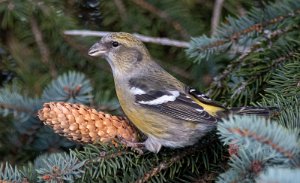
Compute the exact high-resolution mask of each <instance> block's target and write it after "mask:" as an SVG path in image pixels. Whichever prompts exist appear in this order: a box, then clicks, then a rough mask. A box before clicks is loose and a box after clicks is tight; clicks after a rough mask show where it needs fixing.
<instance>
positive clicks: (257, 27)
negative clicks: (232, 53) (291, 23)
mask: <svg viewBox="0 0 300 183" xmlns="http://www.w3.org/2000/svg"><path fill="white" fill-rule="evenodd" d="M297 14H300V10H299V9H297V10H295V11H293V12H292V13H289V14H288V15H285V16H282V15H280V16H276V17H274V18H271V19H268V20H266V21H263V22H259V23H255V24H253V25H250V26H249V27H247V28H245V29H242V30H240V31H238V32H233V33H232V34H231V35H228V36H226V38H219V39H217V40H216V41H214V42H211V43H209V44H207V45H202V46H200V47H198V48H197V50H198V52H202V51H205V50H207V49H213V48H215V47H219V46H223V45H224V44H226V43H228V42H237V40H238V39H240V38H241V37H242V36H244V35H246V34H249V33H251V32H257V33H263V32H264V30H265V28H266V27H267V26H270V25H274V24H277V23H278V22H281V21H283V20H285V19H287V18H290V17H294V16H296V15H297ZM273 32H276V30H275V31H273ZM273 32H271V34H272V33H273Z"/></svg>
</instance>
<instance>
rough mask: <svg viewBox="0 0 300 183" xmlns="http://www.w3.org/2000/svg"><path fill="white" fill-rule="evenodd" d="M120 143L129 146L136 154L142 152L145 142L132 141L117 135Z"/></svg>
mask: <svg viewBox="0 0 300 183" xmlns="http://www.w3.org/2000/svg"><path fill="white" fill-rule="evenodd" d="M119 139H120V142H121V144H123V145H124V146H126V147H130V148H131V149H132V150H133V151H135V152H137V153H138V154H140V155H142V154H144V150H143V149H145V143H144V142H132V141H129V140H126V139H124V138H123V137H119Z"/></svg>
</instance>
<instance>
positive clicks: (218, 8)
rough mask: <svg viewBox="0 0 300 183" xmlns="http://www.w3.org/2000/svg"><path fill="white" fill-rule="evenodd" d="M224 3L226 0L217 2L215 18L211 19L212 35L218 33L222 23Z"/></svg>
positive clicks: (214, 12) (217, 0)
mask: <svg viewBox="0 0 300 183" xmlns="http://www.w3.org/2000/svg"><path fill="white" fill-rule="evenodd" d="M223 3H224V0H215V4H214V11H213V16H212V17H211V35H213V34H215V33H216V30H217V27H218V25H219V22H220V16H221V12H222V6H223Z"/></svg>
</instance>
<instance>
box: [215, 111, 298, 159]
mask: <svg viewBox="0 0 300 183" xmlns="http://www.w3.org/2000/svg"><path fill="white" fill-rule="evenodd" d="M218 130H219V134H220V135H221V139H222V141H223V142H224V143H225V144H231V143H232V142H234V143H236V144H237V145H239V146H245V145H247V144H256V145H257V146H258V147H261V148H266V147H267V148H268V149H269V150H271V151H272V152H274V153H277V154H278V157H282V156H283V157H285V158H288V159H289V160H292V159H294V158H297V156H298V154H299V152H300V148H299V146H298V140H297V139H298V138H297V134H296V133H295V132H288V131H286V129H284V128H283V127H281V126H279V125H278V124H277V123H276V122H270V121H267V120H266V119H264V118H259V117H256V116H230V117H229V119H227V120H224V123H219V124H218ZM287 141H288V142H289V144H286V142H287Z"/></svg>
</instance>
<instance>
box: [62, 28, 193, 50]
mask: <svg viewBox="0 0 300 183" xmlns="http://www.w3.org/2000/svg"><path fill="white" fill-rule="evenodd" d="M108 33H110V32H105V31H91V30H66V31H64V34H65V35H72V36H74V35H79V36H97V37H103V36H105V35H106V34H108ZM133 35H134V36H135V37H137V38H138V39H140V40H141V41H143V42H148V43H155V44H160V45H166V46H175V47H182V48H187V47H189V43H188V42H186V41H178V40H174V39H169V38H158V37H150V36H145V35H142V34H137V33H133Z"/></svg>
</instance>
